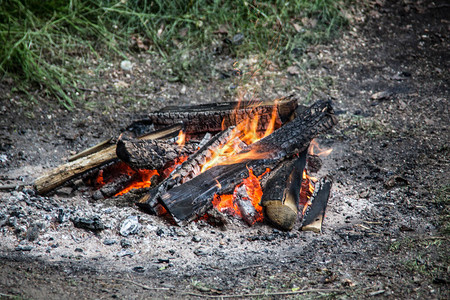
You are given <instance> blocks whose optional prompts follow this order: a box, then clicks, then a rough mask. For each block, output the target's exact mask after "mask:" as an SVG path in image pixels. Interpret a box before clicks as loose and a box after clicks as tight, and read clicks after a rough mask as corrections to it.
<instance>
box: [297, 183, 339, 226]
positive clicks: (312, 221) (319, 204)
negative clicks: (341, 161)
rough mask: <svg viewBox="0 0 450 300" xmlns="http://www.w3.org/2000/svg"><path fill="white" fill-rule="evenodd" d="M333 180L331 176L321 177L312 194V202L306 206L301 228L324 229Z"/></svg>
mask: <svg viewBox="0 0 450 300" xmlns="http://www.w3.org/2000/svg"><path fill="white" fill-rule="evenodd" d="M332 183H333V180H332V178H331V177H329V176H325V177H323V178H321V179H320V180H319V181H318V182H317V183H316V186H315V189H314V193H313V195H312V196H311V199H310V202H311V204H310V205H309V206H308V207H307V208H306V211H305V213H304V215H303V220H302V225H301V230H303V231H314V232H316V233H320V232H321V231H322V223H323V218H324V216H325V210H326V207H327V204H328V199H329V197H330V191H331V185H332Z"/></svg>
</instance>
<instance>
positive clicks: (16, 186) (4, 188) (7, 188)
mask: <svg viewBox="0 0 450 300" xmlns="http://www.w3.org/2000/svg"><path fill="white" fill-rule="evenodd" d="M27 185H31V184H29V183H13V184H4V185H0V191H13V190H17V189H20V188H23V187H25V186H27Z"/></svg>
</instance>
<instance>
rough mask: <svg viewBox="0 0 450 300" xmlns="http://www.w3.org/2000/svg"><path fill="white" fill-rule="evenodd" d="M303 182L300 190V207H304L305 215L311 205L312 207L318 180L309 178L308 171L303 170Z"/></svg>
mask: <svg viewBox="0 0 450 300" xmlns="http://www.w3.org/2000/svg"><path fill="white" fill-rule="evenodd" d="M302 178H303V181H302V185H301V189H300V201H299V202H300V203H299V204H300V205H303V212H302V213H303V214H304V213H305V211H306V209H307V208H308V206H309V205H311V201H310V199H311V196H312V194H313V193H314V188H315V183H316V182H317V178H315V177H312V176H309V175H308V173H307V172H306V170H303V177H302Z"/></svg>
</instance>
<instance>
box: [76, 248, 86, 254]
mask: <svg viewBox="0 0 450 300" xmlns="http://www.w3.org/2000/svg"><path fill="white" fill-rule="evenodd" d="M75 252H79V253H83V252H84V251H83V249H81V248H75Z"/></svg>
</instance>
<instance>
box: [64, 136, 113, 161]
mask: <svg viewBox="0 0 450 300" xmlns="http://www.w3.org/2000/svg"><path fill="white" fill-rule="evenodd" d="M112 140H113V138H109V139H107V140H104V141H103V142H100V143H98V144H97V145H95V146H93V147H91V148H88V149H86V150H83V151H81V152H79V153H77V154H75V155H72V156H71V157H69V158H68V159H67V160H68V161H74V160H77V159H79V158H82V157H85V156H88V155H89V154H92V153H96V152H98V151H100V150H103V149H105V148H107V147H108V146H110V145H111V141H112Z"/></svg>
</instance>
